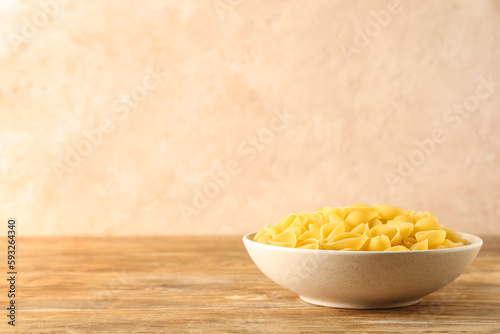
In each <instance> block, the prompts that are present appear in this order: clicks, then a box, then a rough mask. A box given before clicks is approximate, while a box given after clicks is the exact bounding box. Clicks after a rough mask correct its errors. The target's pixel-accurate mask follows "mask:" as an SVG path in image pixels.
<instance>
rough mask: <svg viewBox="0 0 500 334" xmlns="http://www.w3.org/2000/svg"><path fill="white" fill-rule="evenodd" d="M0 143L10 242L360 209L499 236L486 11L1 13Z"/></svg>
mask: <svg viewBox="0 0 500 334" xmlns="http://www.w3.org/2000/svg"><path fill="white" fill-rule="evenodd" d="M0 124H1V125H0V126H1V132H0V178H1V190H0V201H1V203H2V209H3V210H2V212H3V216H4V218H5V219H6V218H7V217H8V216H15V217H17V218H18V219H19V221H20V225H19V226H20V227H19V229H20V233H21V234H24V235H49V234H61V235H67V234H82V235H88V234H97V235H111V234H115V235H135V234H141V235H143V234H185V233H189V234H242V233H246V232H249V231H254V230H256V229H258V228H259V227H260V226H262V225H263V224H266V223H274V222H276V221H277V220H278V219H280V218H281V216H283V215H284V214H286V213H288V212H291V211H307V210H314V209H316V208H317V207H320V206H324V205H334V206H336V205H348V204H352V203H357V202H366V203H370V204H371V203H374V202H386V203H392V204H395V205H401V206H404V207H407V208H411V209H417V210H430V211H431V212H434V213H435V214H436V215H437V216H438V217H439V218H440V220H441V222H442V223H444V224H446V225H448V226H450V227H452V228H455V229H458V230H462V231H469V232H474V231H476V232H478V233H480V234H491V233H499V231H500V229H499V225H500V224H499V219H500V173H499V161H500V160H499V159H500V131H499V127H500V1H485V0H482V1H472V0H471V1H430V0H425V1H401V2H400V3H398V2H392V1H327V0H324V1H320V0H314V1H265V0H258V1H255V0H254V1H250V0H220V1H219V0H217V1H211V0H210V1H209V0H204V1H202V0H199V1H194V0H192V1H157V0H151V1H149V0H141V1H118V0H116V1H97V0H92V1H71V0H64V1H63V0H60V1H56V0H50V1H49V0H45V1H43V0H42V1H40V2H39V1H29V2H26V1H19V0H5V1H1V2H0ZM89 138H90V139H89ZM419 147H421V148H419ZM213 179H217V180H218V183H219V184H218V185H217V184H216V183H214V182H213ZM200 193H201V195H200ZM207 196H208V198H207Z"/></svg>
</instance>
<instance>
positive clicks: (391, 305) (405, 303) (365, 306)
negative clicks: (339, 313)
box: [299, 296, 422, 310]
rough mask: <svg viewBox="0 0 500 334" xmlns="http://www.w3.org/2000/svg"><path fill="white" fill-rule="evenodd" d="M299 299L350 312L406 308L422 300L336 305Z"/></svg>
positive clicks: (330, 302)
mask: <svg viewBox="0 0 500 334" xmlns="http://www.w3.org/2000/svg"><path fill="white" fill-rule="evenodd" d="M299 297H300V299H302V300H303V301H305V302H306V303H309V304H313V305H318V306H325V307H333V308H344V309H352V310H378V309H385V308H398V307H406V306H412V305H415V304H417V303H419V302H420V301H421V300H422V299H413V300H406V301H402V302H396V303H384V304H349V303H345V304H344V303H336V302H332V301H328V300H319V299H314V298H308V297H303V296H299Z"/></svg>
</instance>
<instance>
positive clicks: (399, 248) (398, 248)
mask: <svg viewBox="0 0 500 334" xmlns="http://www.w3.org/2000/svg"><path fill="white" fill-rule="evenodd" d="M407 251H409V249H408V248H406V247H405V246H403V245H397V246H393V247H391V248H387V249H386V250H385V251H384V252H407Z"/></svg>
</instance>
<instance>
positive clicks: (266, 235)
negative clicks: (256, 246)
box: [255, 234, 272, 245]
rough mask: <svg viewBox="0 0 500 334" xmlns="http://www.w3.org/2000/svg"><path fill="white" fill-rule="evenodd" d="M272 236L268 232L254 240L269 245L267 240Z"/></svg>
mask: <svg viewBox="0 0 500 334" xmlns="http://www.w3.org/2000/svg"><path fill="white" fill-rule="evenodd" d="M271 238H272V236H270V235H268V234H264V235H262V236H261V237H260V238H259V239H257V240H255V241H257V242H259V243H261V244H266V245H269V240H270V239H271Z"/></svg>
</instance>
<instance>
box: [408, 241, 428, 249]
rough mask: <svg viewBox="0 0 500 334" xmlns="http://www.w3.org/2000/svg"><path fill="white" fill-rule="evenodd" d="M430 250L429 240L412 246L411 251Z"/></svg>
mask: <svg viewBox="0 0 500 334" xmlns="http://www.w3.org/2000/svg"><path fill="white" fill-rule="evenodd" d="M428 249H429V242H428V241H427V239H425V240H422V241H420V242H417V243H416V244H414V245H413V246H411V248H410V250H412V251H416V250H428Z"/></svg>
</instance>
